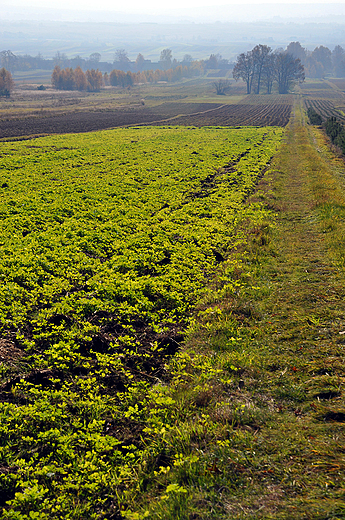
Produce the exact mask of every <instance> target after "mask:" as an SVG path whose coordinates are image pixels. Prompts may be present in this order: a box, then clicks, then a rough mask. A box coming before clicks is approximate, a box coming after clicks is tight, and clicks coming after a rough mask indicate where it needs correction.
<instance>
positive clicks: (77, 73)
mask: <svg viewBox="0 0 345 520" xmlns="http://www.w3.org/2000/svg"><path fill="white" fill-rule="evenodd" d="M51 82H52V85H53V87H54V88H56V89H57V90H80V91H84V90H85V91H86V90H87V91H88V92H99V91H100V89H101V87H102V86H103V75H102V72H100V71H99V70H98V69H97V70H95V69H91V70H89V69H88V70H87V71H86V73H84V72H83V70H82V69H81V67H79V66H78V67H76V68H75V70H73V69H72V68H71V67H66V68H65V69H61V68H60V67H59V65H56V66H55V68H54V70H53V74H52V77H51Z"/></svg>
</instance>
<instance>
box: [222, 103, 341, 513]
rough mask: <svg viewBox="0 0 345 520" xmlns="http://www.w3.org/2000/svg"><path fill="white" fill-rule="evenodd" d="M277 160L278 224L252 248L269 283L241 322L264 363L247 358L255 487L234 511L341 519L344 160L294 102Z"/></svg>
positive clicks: (259, 277) (274, 199) (262, 281)
mask: <svg viewBox="0 0 345 520" xmlns="http://www.w3.org/2000/svg"><path fill="white" fill-rule="evenodd" d="M275 169H276V172H275V174H274V179H273V182H272V185H273V187H274V191H273V193H271V194H269V195H268V197H269V199H270V200H271V203H273V204H274V206H275V208H276V209H278V212H279V213H278V219H277V225H276V227H275V228H274V229H273V230H271V231H270V232H269V233H268V236H267V237H266V241H268V240H269V244H268V246H266V247H265V248H264V249H265V251H264V252H263V251H261V253H258V251H257V250H256V251H254V254H253V255H252V261H253V260H254V263H253V266H254V267H255V265H256V267H255V271H256V272H255V274H254V281H255V283H257V284H258V285H259V286H260V287H261V288H265V287H266V290H265V289H261V290H260V291H259V293H258V295H257V297H256V298H255V302H254V303H253V306H254V309H255V314H256V319H254V320H250V321H251V323H248V326H249V328H250V329H251V334H252V338H253V340H252V345H253V342H254V343H255V344H256V349H257V350H256V352H257V356H258V357H257V364H258V365H259V364H260V363H261V367H257V370H254V369H253V367H254V364H253V363H252V366H251V370H249V371H248V383H247V384H246V389H247V392H248V396H247V397H248V399H252V402H253V406H255V407H257V409H260V408H261V409H262V410H266V413H268V419H266V424H265V426H264V427H262V428H260V429H259V430H258V435H257V439H258V441H257V444H259V445H260V449H259V450H257V454H256V456H254V457H253V461H252V463H253V467H255V466H256V468H257V470H256V471H253V475H252V478H253V485H252V492H254V496H253V495H251V496H250V495H247V497H246V498H245V497H243V502H242V505H241V506H240V504H239V505H238V507H237V510H236V508H234V509H233V514H234V516H233V517H234V518H242V513H240V510H241V508H242V510H243V513H244V512H245V511H246V514H247V516H249V517H254V518H298V519H299V518H310V519H316V518H318V519H319V518H320V519H321V518H322V519H336V518H345V500H344V498H345V455H344V453H345V444H344V440H345V439H344V433H345V403H344V381H345V378H344V375H345V366H344V348H345V298H344V296H345V274H344V268H343V250H344V232H345V225H344V220H345V198H344V193H345V192H344V184H343V182H344V181H343V180H342V177H341V175H343V176H344V173H342V172H344V165H343V163H342V162H341V161H339V160H337V159H335V158H334V157H332V154H331V153H330V152H329V151H328V149H327V146H326V145H325V143H324V141H323V137H322V134H321V133H320V132H319V130H318V129H315V128H312V127H308V126H306V124H305V122H304V118H303V112H302V110H301V107H300V101H298V102H297V103H296V105H295V113H294V117H293V119H292V121H291V123H290V126H289V128H288V130H287V136H286V142H285V144H284V146H283V148H282V151H281V153H280V155H279V157H278V158H277V160H276V164H275ZM255 260H256V261H255ZM256 328H257V332H256V333H255V329H256ZM243 380H244V381H246V380H245V376H243ZM265 464H266V469H262V468H263V467H264V466H265ZM255 495H256V496H255ZM246 507H247V510H246ZM230 511H231V507H230V509H229V512H230ZM236 515H239V516H236Z"/></svg>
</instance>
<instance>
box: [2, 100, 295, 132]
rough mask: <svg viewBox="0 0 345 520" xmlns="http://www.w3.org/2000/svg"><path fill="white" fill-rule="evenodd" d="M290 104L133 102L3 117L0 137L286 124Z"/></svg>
mask: <svg viewBox="0 0 345 520" xmlns="http://www.w3.org/2000/svg"><path fill="white" fill-rule="evenodd" d="M290 112H291V105H289V104H257V105H249V104H241V105H222V104H217V103H164V104H161V105H159V106H157V107H145V106H132V107H130V108H118V109H114V110H104V111H97V110H96V111H78V112H69V113H66V114H59V115H50V114H45V115H44V116H33V117H25V118H24V117H23V118H17V119H9V118H7V119H3V120H2V121H0V138H11V137H21V136H30V135H42V134H62V133H80V132H91V131H95V130H104V129H107V128H114V127H119V126H130V125H149V124H155V125H156V124H159V125H162V124H163V125H165V124H174V125H183V126H185V125H186V126H189V125H193V126H197V127H201V126H218V125H222V126H240V125H241V126H249V125H253V126H285V125H286V124H287V123H288V120H289V117H290Z"/></svg>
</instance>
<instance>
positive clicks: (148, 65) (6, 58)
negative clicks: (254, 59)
mask: <svg viewBox="0 0 345 520" xmlns="http://www.w3.org/2000/svg"><path fill="white" fill-rule="evenodd" d="M286 52H287V53H288V54H291V55H292V56H293V57H294V58H295V59H299V60H300V61H301V64H302V65H303V67H304V72H305V75H306V76H307V77H311V78H322V77H324V76H325V75H326V74H329V73H330V74H334V75H335V76H336V77H345V50H344V49H343V48H342V47H341V46H340V45H336V46H335V48H334V49H333V50H332V51H331V50H330V49H329V48H328V47H325V46H323V45H320V46H318V47H316V48H315V49H314V50H313V51H309V50H307V49H306V48H304V47H302V45H301V44H300V43H299V42H291V43H290V44H289V45H288V46H287V49H286ZM276 53H278V54H279V53H281V50H278V51H276ZM57 65H58V66H59V67H60V68H61V69H65V68H72V69H76V68H77V67H80V68H81V69H82V70H83V71H84V72H85V71H86V70H92V69H94V70H96V69H99V70H101V71H102V72H103V73H104V72H107V73H108V74H109V73H110V72H111V71H112V70H113V69H116V70H122V71H124V72H128V71H129V72H132V73H136V72H143V71H150V70H168V69H175V68H177V67H179V66H182V67H196V68H202V70H203V72H204V73H205V72H206V71H207V70H209V69H223V70H230V69H232V68H233V65H234V64H233V63H231V62H230V61H229V60H227V59H224V58H223V57H222V56H221V55H220V54H211V55H210V56H209V57H208V58H207V59H203V60H195V59H193V57H192V56H191V55H190V54H185V55H184V56H183V58H182V60H177V59H175V58H174V57H173V53H172V50H171V49H169V48H166V49H163V50H162V51H161V53H160V57H159V60H157V61H156V62H152V61H151V60H148V59H145V57H144V56H143V55H142V54H141V53H139V54H138V55H137V57H136V59H135V60H133V61H131V60H130V59H129V57H128V53H127V51H126V50H125V49H117V50H116V52H115V54H114V58H113V62H112V63H110V62H106V61H102V56H101V54H100V53H99V52H93V53H92V54H90V56H89V57H88V58H83V57H81V56H79V55H77V56H75V57H74V58H68V57H67V56H66V54H64V53H61V52H57V53H56V54H55V56H54V57H53V58H47V59H45V58H43V56H42V54H40V53H39V54H38V55H37V56H30V55H28V54H25V55H24V56H20V55H15V54H14V53H13V52H12V51H11V50H3V51H1V52H0V67H4V68H5V69H6V70H8V71H10V72H15V71H17V70H18V71H19V70H21V71H25V70H35V69H44V70H53V69H54V68H55V66H57Z"/></svg>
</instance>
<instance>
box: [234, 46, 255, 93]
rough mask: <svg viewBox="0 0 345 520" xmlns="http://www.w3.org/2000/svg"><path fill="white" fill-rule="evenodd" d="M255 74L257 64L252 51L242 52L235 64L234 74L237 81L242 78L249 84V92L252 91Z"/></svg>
mask: <svg viewBox="0 0 345 520" xmlns="http://www.w3.org/2000/svg"><path fill="white" fill-rule="evenodd" d="M254 74H255V66H254V60H253V55H252V52H251V51H249V52H247V53H246V54H244V53H243V52H242V54H240V55H239V56H238V58H237V62H236V64H235V66H234V69H233V72H232V75H233V77H234V78H235V80H236V81H238V80H239V79H242V80H243V81H244V82H245V83H246V85H247V94H250V93H251V91H252V84H253V79H254Z"/></svg>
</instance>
